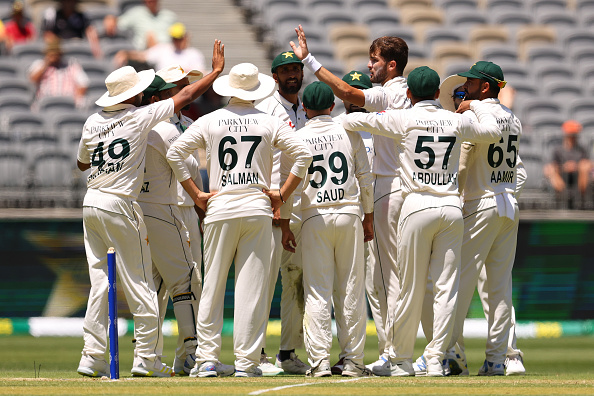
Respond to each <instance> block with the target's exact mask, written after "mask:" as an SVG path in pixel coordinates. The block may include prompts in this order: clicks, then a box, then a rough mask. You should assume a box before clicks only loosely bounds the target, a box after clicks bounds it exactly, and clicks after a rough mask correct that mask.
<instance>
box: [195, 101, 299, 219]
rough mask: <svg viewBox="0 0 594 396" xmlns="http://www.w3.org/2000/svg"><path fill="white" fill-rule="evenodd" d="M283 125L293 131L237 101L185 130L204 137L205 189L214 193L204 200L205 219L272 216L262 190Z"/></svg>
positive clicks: (248, 105)
mask: <svg viewBox="0 0 594 396" xmlns="http://www.w3.org/2000/svg"><path fill="white" fill-rule="evenodd" d="M283 126H284V128H285V129H286V131H285V132H288V133H292V130H291V128H290V127H289V126H288V125H286V124H284V123H283V122H282V121H281V120H280V119H279V118H277V117H273V116H270V115H268V114H266V113H263V112H262V111H260V110H257V109H255V108H254V107H253V105H251V104H245V103H244V102H241V101H236V102H235V103H234V102H231V104H230V105H229V106H227V107H226V108H223V109H220V110H217V111H215V112H213V113H210V114H207V115H206V116H204V117H201V118H200V119H198V121H196V122H195V123H194V124H193V125H192V126H191V127H190V128H189V129H188V131H191V133H194V131H196V132H198V133H199V134H200V135H201V139H203V140H204V147H205V149H206V160H207V169H208V174H209V188H210V191H211V192H215V191H216V192H217V195H215V196H214V197H213V198H211V199H210V200H209V204H208V212H207V214H208V216H209V220H211V221H215V220H216V219H217V218H225V219H227V218H236V217H243V216H246V215H267V216H272V210H271V207H270V201H269V199H268V197H267V196H266V195H265V194H264V193H263V192H262V189H269V188H270V178H271V172H272V157H273V149H274V146H275V145H276V144H277V139H278V134H279V130H281V129H282V128H283ZM186 133H188V132H186Z"/></svg>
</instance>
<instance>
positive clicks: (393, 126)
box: [343, 100, 501, 204]
mask: <svg viewBox="0 0 594 396" xmlns="http://www.w3.org/2000/svg"><path fill="white" fill-rule="evenodd" d="M470 107H471V109H472V110H473V111H474V112H475V113H476V114H477V116H478V119H479V121H480V123H477V122H475V121H473V120H472V119H470V118H469V117H467V116H464V115H462V114H456V113H452V112H450V111H447V110H444V109H442V108H441V107H440V106H439V105H438V104H437V102H435V101H432V100H427V101H422V102H419V103H417V104H416V105H415V106H414V107H412V108H411V109H405V110H388V111H385V112H381V113H369V114H365V113H356V114H355V113H353V114H348V115H347V116H346V118H345V120H344V121H343V126H344V127H345V129H347V130H353V131H357V130H364V131H368V132H371V133H373V134H380V135H382V136H386V137H391V138H392V139H395V140H396V141H397V142H398V143H399V144H400V145H401V147H402V153H401V154H400V162H401V164H402V170H401V174H400V177H401V179H402V192H403V195H407V194H409V193H412V192H416V193H430V194H435V195H446V196H448V195H449V196H456V197H458V195H459V193H458V180H457V179H458V166H459V162H460V145H461V144H462V142H463V141H464V140H471V141H480V142H488V143H492V142H493V141H496V140H499V139H500V137H501V131H500V129H499V127H498V126H497V123H496V121H495V117H493V115H492V114H491V113H490V111H489V108H488V106H487V105H486V104H484V103H481V102H479V101H473V102H472V103H471V105H470ZM458 204H459V200H458Z"/></svg>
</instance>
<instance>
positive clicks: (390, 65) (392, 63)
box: [388, 60, 396, 70]
mask: <svg viewBox="0 0 594 396" xmlns="http://www.w3.org/2000/svg"><path fill="white" fill-rule="evenodd" d="M388 70H396V61H395V60H391V61H390V62H388Z"/></svg>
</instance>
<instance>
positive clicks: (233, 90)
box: [167, 63, 311, 377]
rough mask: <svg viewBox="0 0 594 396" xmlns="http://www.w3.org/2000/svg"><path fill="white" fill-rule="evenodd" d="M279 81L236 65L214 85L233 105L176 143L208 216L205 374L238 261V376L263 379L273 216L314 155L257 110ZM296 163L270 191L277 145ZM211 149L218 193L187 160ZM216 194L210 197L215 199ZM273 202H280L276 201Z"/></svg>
mask: <svg viewBox="0 0 594 396" xmlns="http://www.w3.org/2000/svg"><path fill="white" fill-rule="evenodd" d="M274 86H275V83H274V80H273V79H272V78H271V77H269V76H266V75H263V74H261V73H258V68H257V67H256V66H254V65H252V64H250V63H242V64H239V65H236V66H234V67H233V68H232V69H231V71H230V73H229V75H228V76H224V77H221V78H220V79H218V80H217V81H216V82H215V84H214V85H213V89H214V90H215V92H216V93H218V94H219V95H221V96H230V97H231V99H230V101H229V105H228V106H227V107H225V108H224V109H220V110H217V111H214V112H212V113H210V114H207V115H205V116H203V117H201V118H200V119H199V120H198V121H196V122H195V123H194V124H192V126H190V128H188V130H187V131H186V132H185V133H184V134H183V136H182V137H180V138H179V139H177V141H176V142H175V143H174V144H173V145H172V146H171V147H170V149H169V151H168V153H167V160H168V161H169V163H170V164H171V166H172V168H173V169H174V172H175V174H176V177H177V179H178V180H179V181H180V182H182V185H183V186H184V189H185V190H186V191H188V193H190V195H191V196H192V198H193V200H194V202H195V203H196V204H197V205H198V206H200V207H201V208H203V209H204V210H206V217H205V219H204V248H205V250H204V287H203V290H202V297H201V301H200V306H199V308H198V325H197V334H198V350H197V353H196V365H197V371H198V372H197V376H198V377H213V376H217V375H218V371H217V365H219V364H220V363H219V355H220V350H221V330H222V327H223V306H224V297H225V284H226V281H227V274H228V272H229V267H230V266H231V263H232V262H233V261H234V262H235V313H234V320H233V326H234V329H233V338H234V352H235V356H236V360H235V368H236V372H235V376H236V377H259V376H261V375H262V371H261V370H260V369H259V368H258V365H259V363H260V357H261V349H262V345H263V342H264V337H265V334H266V324H267V318H268V311H269V309H270V308H269V306H268V304H267V303H266V302H267V301H268V284H269V277H270V258H271V250H272V245H271V243H270V241H271V240H272V221H271V220H272V213H273V210H272V209H273V208H278V207H279V206H280V205H281V204H282V202H283V201H285V200H286V199H287V198H288V197H289V196H290V195H291V194H292V192H293V191H294V189H295V188H296V187H297V185H298V184H299V182H300V180H301V179H302V178H303V176H304V174H305V172H306V170H307V166H308V165H309V162H310V161H311V154H310V152H309V150H308V149H307V147H306V146H305V144H304V143H303V142H302V141H301V140H300V139H298V138H297V137H296V136H295V134H294V133H293V131H292V130H291V128H290V127H289V126H288V125H287V124H286V123H284V122H283V121H281V120H280V119H279V118H278V117H272V116H270V115H268V114H266V113H263V112H261V111H259V110H257V109H255V108H254V104H253V102H254V101H255V100H259V99H263V98H265V97H267V96H268V95H270V94H271V93H272V91H273V90H274ZM275 147H276V148H279V149H280V150H281V151H282V152H283V155H282V156H281V162H282V161H283V158H285V159H286V160H287V161H289V162H291V163H293V166H292V168H291V173H290V174H289V176H288V178H287V181H286V182H285V183H284V184H283V185H282V186H281V187H280V189H278V190H270V189H269V186H270V178H271V173H272V157H273V149H274V148H275ZM198 148H203V149H205V150H206V153H207V169H208V172H209V180H210V191H211V192H214V193H215V195H214V196H212V198H210V196H209V195H206V194H204V193H203V192H202V191H200V190H198V188H197V187H196V185H195V184H194V182H193V181H192V179H191V177H190V174H189V172H188V169H187V167H186V166H185V162H184V160H185V158H187V157H188V156H190V155H191V154H192V153H193V152H194V151H195V150H196V149H198ZM209 198H210V200H209ZM271 204H272V205H271Z"/></svg>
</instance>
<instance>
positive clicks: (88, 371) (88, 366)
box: [76, 355, 109, 377]
mask: <svg viewBox="0 0 594 396" xmlns="http://www.w3.org/2000/svg"><path fill="white" fill-rule="evenodd" d="M76 372H77V373H79V374H80V375H84V376H86V377H109V374H108V372H109V370H108V367H107V362H106V361H105V359H97V358H95V357H93V356H91V355H82V357H81V358H80V363H79V364H78V369H76Z"/></svg>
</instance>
